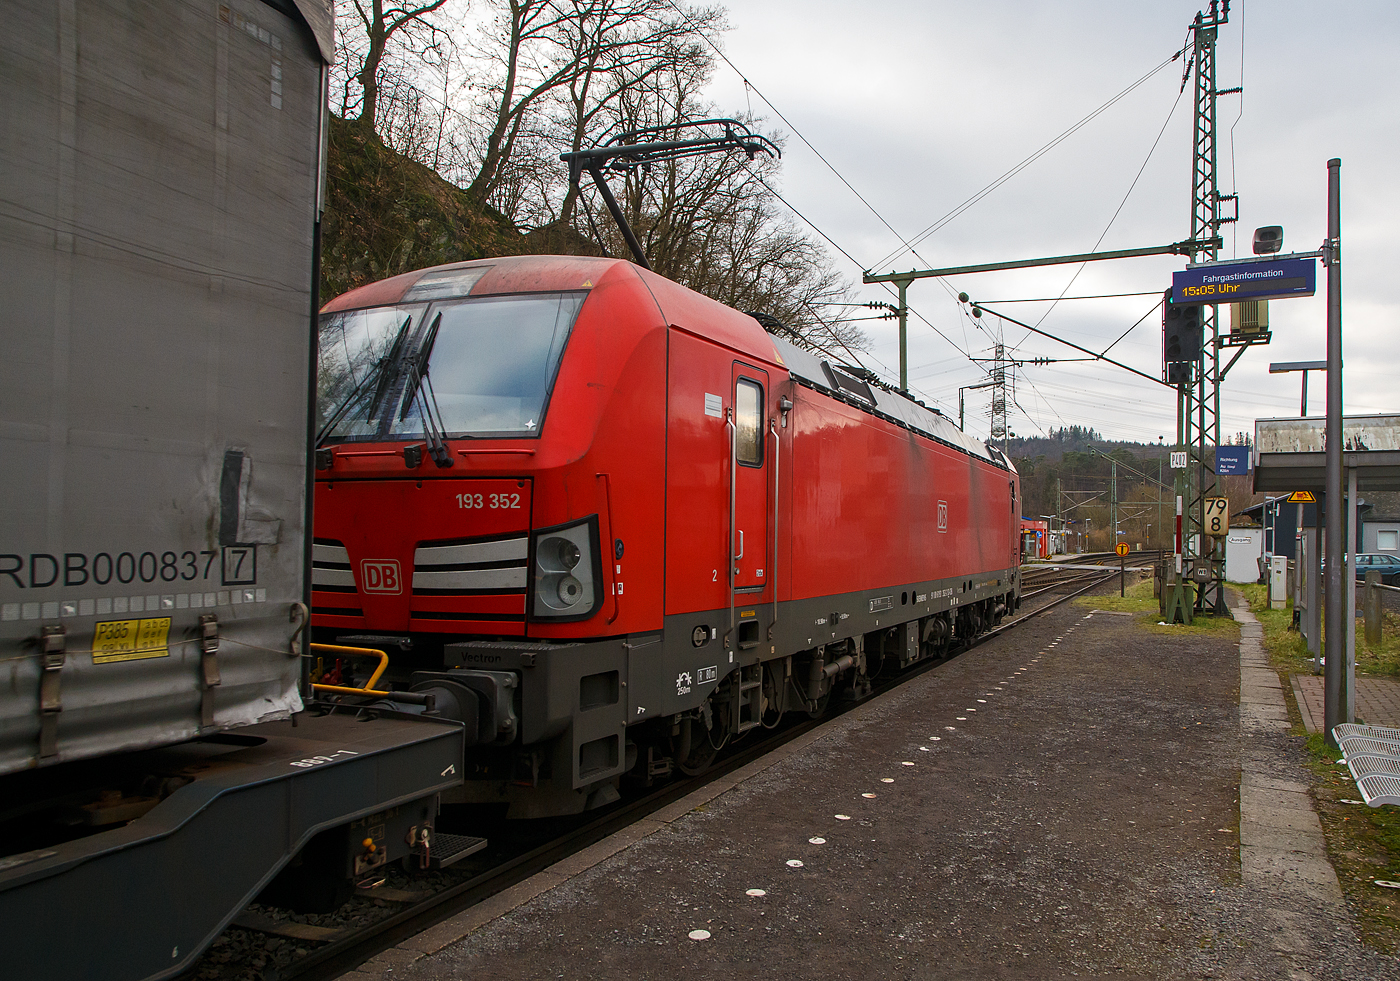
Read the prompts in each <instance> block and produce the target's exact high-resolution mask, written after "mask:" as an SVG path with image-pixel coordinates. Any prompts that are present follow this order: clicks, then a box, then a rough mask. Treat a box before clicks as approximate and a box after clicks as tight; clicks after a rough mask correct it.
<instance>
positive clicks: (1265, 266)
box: [1172, 257, 1317, 303]
mask: <svg viewBox="0 0 1400 981" xmlns="http://www.w3.org/2000/svg"><path fill="white" fill-rule="evenodd" d="M1315 292H1317V261H1316V260H1314V259H1293V258H1287V257H1275V258H1270V259H1251V260H1244V261H1241V262H1221V263H1212V264H1209V265H1199V266H1191V267H1189V268H1187V269H1182V270H1179V271H1177V272H1174V273H1172V302H1173V303H1238V302H1239V301H1241V300H1268V299H1274V298H1282V297H1289V296H1312V295H1313V293H1315Z"/></svg>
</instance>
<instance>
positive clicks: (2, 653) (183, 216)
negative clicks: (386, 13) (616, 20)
mask: <svg viewBox="0 0 1400 981" xmlns="http://www.w3.org/2000/svg"><path fill="white" fill-rule="evenodd" d="M331 28H332V14H331V0H223V2H220V0H18V2H16V0H11V2H9V3H7V4H6V6H5V20H4V29H3V30H0V124H3V132H4V139H3V140H0V301H3V303H4V309H5V311H6V317H5V320H4V321H3V326H0V331H3V344H0V842H3V845H0V947H3V950H4V955H3V962H2V963H3V968H0V973H3V974H4V976H5V977H7V978H9V977H14V978H25V979H34V981H70V979H73V978H85V979H91V981H140V979H146V981H151V979H159V978H167V977H171V976H173V975H175V974H178V973H180V972H182V971H185V970H187V969H188V968H189V967H190V966H191V965H192V964H193V963H194V961H195V960H196V959H197V958H198V957H199V955H200V953H201V952H202V951H203V950H204V949H205V948H207V946H208V945H209V944H210V943H211V942H212V941H213V939H214V938H215V937H216V936H217V935H218V934H219V932H220V931H221V930H223V929H224V927H225V926H226V925H227V924H228V923H229V922H230V920H231V919H232V918H233V917H234V916H235V915H236V914H237V913H238V911H239V910H240V909H242V908H243V907H244V906H245V905H246V904H247V903H248V902H250V901H251V900H252V899H253V898H254V897H257V896H266V895H268V890H267V887H268V885H269V883H274V885H273V893H274V895H275V893H276V890H277V889H279V888H282V889H283V892H284V893H287V892H288V891H289V890H291V891H294V890H295V889H296V888H297V887H298V886H300V885H304V884H306V883H308V882H309V883H311V885H312V886H314V887H317V888H320V887H323V886H325V884H326V883H327V882H329V883H330V885H331V887H333V888H334V889H335V890H336V894H340V893H343V892H344V891H345V882H346V880H347V879H354V878H359V877H361V875H362V872H364V871H366V870H367V871H369V872H371V873H373V872H375V871H376V870H378V869H379V868H381V867H383V866H384V865H385V864H387V862H389V861H391V860H397V859H398V858H400V857H411V858H413V859H414V861H415V863H416V864H418V865H423V866H428V865H441V864H442V863H444V862H446V861H450V860H452V858H453V856H454V855H461V854H466V853H468V851H470V850H473V849H475V848H477V847H480V845H482V844H484V842H480V841H479V840H478V839H467V838H461V840H460V841H457V840H454V839H439V838H435V837H434V834H435V824H434V822H435V819H436V813H437V794H438V792H439V791H441V790H442V789H444V788H446V787H450V786H454V785H456V784H458V783H460V781H461V775H460V770H459V766H460V762H461V759H462V741H463V740H462V732H461V727H460V726H459V725H457V724H455V723H445V722H442V721H441V720H438V719H433V718H431V714H432V699H431V697H429V696H422V695H419V696H417V697H418V699H419V703H418V704H420V705H421V707H422V709H423V710H424V715H425V716H428V717H425V718H421V719H418V718H404V717H399V716H396V715H395V714H394V713H392V712H386V711H384V710H382V709H380V710H377V711H375V712H373V713H370V714H366V713H364V712H362V711H360V710H359V709H357V708H354V707H350V708H349V709H348V710H346V709H345V708H344V707H342V706H336V705H329V704H325V703H320V704H316V705H315V706H314V711H299V710H301V709H302V707H303V706H302V697H303V695H304V694H306V691H305V688H304V686H305V680H306V674H305V671H304V665H305V663H306V659H305V657H304V656H303V654H304V650H305V641H306V636H305V629H306V624H307V610H306V607H305V605H304V604H305V601H306V596H307V594H306V582H307V575H306V569H307V568H309V565H310V542H309V528H310V521H309V508H310V496H309V494H308V492H307V491H308V489H307V480H308V477H309V471H310V468H309V465H308V464H309V459H308V451H309V444H310V434H309V426H310V420H311V418H312V417H311V415H310V401H311V400H310V394H311V392H312V391H313V390H314V385H313V384H312V378H313V375H312V372H313V370H314V365H315V348H314V344H315V333H314V324H315V312H316V311H315V306H316V290H315V282H316V276H317V270H316V261H317V254H316V241H317V228H318V215H319V209H320V196H321V177H320V175H321V172H322V170H323V159H324V158H323V154H324V146H325V122H326V120H325V116H324V107H325V98H326V96H325V80H326V63H327V62H328V60H329V59H330V58H331V57H332V56H333V54H334V50H335V49H334V41H333V38H332V35H331ZM408 697H411V696H409V695H402V696H399V699H400V700H402V699H404V698H408ZM363 701H364V700H361V702H362V703H363ZM229 730H236V731H229ZM356 822H360V823H361V825H363V827H366V828H369V829H370V834H371V835H383V836H384V837H383V839H376V840H379V844H377V845H376V846H375V848H374V849H373V850H367V849H366V848H365V847H364V846H363V844H362V841H363V838H364V836H365V832H364V831H361V832H360V833H359V834H358V835H357V834H352V833H351V832H352V830H353V826H354V825H355V823H356ZM405 826H406V827H405ZM407 831H411V832H412V834H411V835H409V834H407V833H406V832H407ZM459 837H461V836H459ZM313 840H315V841H316V842H317V846H316V847H314V848H310V849H308V848H307V847H306V846H307V845H308V843H309V842H312V841H313ZM322 846H328V847H322ZM444 846H446V847H444ZM299 852H301V853H302V861H300V862H296V863H292V862H291V859H292V857H293V856H294V855H296V854H297V853H299ZM308 853H310V855H309V856H308ZM279 872H280V873H282V875H281V876H280V877H278V876H279ZM274 877H278V878H277V879H276V880H275V882H274ZM74 924H79V926H78V927H76V928H75V926H74Z"/></svg>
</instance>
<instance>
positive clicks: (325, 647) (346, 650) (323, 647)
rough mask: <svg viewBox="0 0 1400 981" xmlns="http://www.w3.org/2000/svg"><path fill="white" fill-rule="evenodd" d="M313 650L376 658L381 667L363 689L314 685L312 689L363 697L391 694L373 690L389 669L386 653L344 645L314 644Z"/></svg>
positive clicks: (371, 648)
mask: <svg viewBox="0 0 1400 981" xmlns="http://www.w3.org/2000/svg"><path fill="white" fill-rule="evenodd" d="M311 649H312V650H313V651H324V652H326V653H331V654H354V655H359V656H360V657H369V656H374V657H377V658H379V666H378V667H377V668H375V669H374V674H372V675H370V676H369V681H367V682H365V686H364V687H363V688H348V687H342V686H340V685H312V686H311V687H312V688H318V689H321V690H322V691H340V692H350V693H354V694H361V695H387V694H389V692H381V691H374V690H373V689H374V683H375V682H376V681H378V680H379V679H380V677H381V676H382V675H383V674H384V671H385V669H386V668H388V667H389V655H388V654H387V653H385V652H384V651H381V650H377V649H376V648H373V647H346V646H344V645H343V644H312V645H311Z"/></svg>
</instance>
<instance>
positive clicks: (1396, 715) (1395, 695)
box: [1290, 674, 1400, 732]
mask: <svg viewBox="0 0 1400 981" xmlns="http://www.w3.org/2000/svg"><path fill="white" fill-rule="evenodd" d="M1290 680H1291V681H1292V683H1293V697H1294V698H1296V699H1297V700H1298V712H1299V713H1300V714H1301V715H1302V716H1303V725H1304V726H1306V727H1307V730H1308V732H1321V731H1322V721H1323V719H1324V718H1325V717H1326V715H1325V713H1326V706H1325V698H1326V695H1325V687H1324V684H1323V677H1322V675H1320V674H1295V675H1293V676H1292V677H1291V679H1290ZM1355 714H1356V721H1358V722H1361V721H1363V720H1364V721H1365V722H1366V724H1367V725H1373V726H1390V727H1391V728H1395V729H1400V681H1394V680H1391V679H1390V678H1357V679H1356V713H1355Z"/></svg>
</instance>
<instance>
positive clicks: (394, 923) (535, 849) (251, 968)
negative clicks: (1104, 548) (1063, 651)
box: [181, 556, 1118, 981]
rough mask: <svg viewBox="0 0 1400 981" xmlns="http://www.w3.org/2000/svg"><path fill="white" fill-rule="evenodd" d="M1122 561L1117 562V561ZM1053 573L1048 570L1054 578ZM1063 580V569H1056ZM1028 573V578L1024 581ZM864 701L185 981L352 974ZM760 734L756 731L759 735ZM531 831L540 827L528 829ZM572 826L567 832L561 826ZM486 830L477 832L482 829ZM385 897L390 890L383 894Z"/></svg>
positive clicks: (239, 938)
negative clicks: (378, 956)
mask: <svg viewBox="0 0 1400 981" xmlns="http://www.w3.org/2000/svg"><path fill="white" fill-rule="evenodd" d="M1115 558H1116V556H1115ZM1047 571H1048V570H1047ZM1058 571H1059V572H1061V573H1065V570H1058ZM1117 574H1118V573H1117V570H1113V571H1112V572H1105V571H1102V570H1088V571H1086V572H1084V573H1083V574H1074V573H1069V574H1065V575H1061V576H1060V577H1058V578H1055V579H1054V581H1049V578H1050V577H1042V576H1037V577H1036V578H1039V579H1046V581H1047V584H1046V585H1043V586H1038V587H1037V588H1035V589H1034V590H1032V591H1029V592H1026V593H1024V594H1023V600H1029V599H1031V597H1033V596H1037V595H1042V594H1045V593H1047V592H1053V591H1056V590H1062V589H1065V590H1068V591H1067V592H1065V593H1064V594H1063V595H1058V596H1054V597H1053V598H1051V597H1046V598H1045V599H1044V600H1043V601H1041V602H1039V603H1036V604H1035V605H1034V607H1033V608H1032V609H1029V610H1027V611H1026V612H1024V613H1022V614H1021V615H1019V616H1016V617H1014V618H1012V619H1009V620H1006V621H1005V622H1003V623H1002V624H1001V625H999V626H997V627H994V628H992V629H991V630H988V631H986V632H985V633H983V634H981V635H979V636H978V637H977V638H976V640H974V641H973V642H972V643H970V644H968V645H966V646H965V647H963V648H961V649H960V650H958V651H956V652H955V653H954V654H953V655H951V656H952V657H957V656H960V655H962V654H964V653H966V652H967V651H969V650H971V649H972V648H974V647H976V646H977V645H978V644H981V643H983V642H984V641H986V640H988V639H989V638H991V637H994V636H996V635H998V634H1001V633H1004V632H1006V631H1009V630H1011V629H1013V628H1015V627H1018V626H1021V625H1022V624H1025V623H1027V622H1028V621H1030V620H1033V619H1034V618H1035V617H1037V616H1040V615H1041V614H1043V613H1046V612H1048V611H1049V610H1052V609H1054V608H1055V607H1058V606H1059V605H1061V604H1062V603H1066V602H1068V601H1069V600H1071V599H1074V598H1075V597H1077V596H1081V595H1083V594H1084V593H1086V592H1088V591H1089V590H1091V589H1093V588H1094V587H1096V586H1099V585H1102V584H1104V583H1107V582H1108V581H1109V580H1111V579H1114V578H1116V577H1117ZM1024 576H1025V573H1024V572H1023V579H1024ZM947 660H948V659H944V660H938V661H929V662H927V663H924V664H921V665H917V666H915V667H913V668H911V669H909V670H908V671H906V672H904V673H902V674H900V675H899V676H898V677H896V678H893V679H888V680H877V683H876V686H875V691H874V693H875V694H880V693H883V692H886V691H890V690H892V689H894V688H897V687H898V686H900V685H902V684H906V683H907V682H909V681H911V680H913V679H914V678H916V677H918V676H920V675H922V674H923V673H924V672H926V671H931V670H934V669H936V668H937V667H938V666H939V665H942V664H945V663H947ZM858 704H861V703H850V704H849V705H847V706H843V707H840V708H834V709H833V710H832V711H831V712H828V713H827V714H825V715H823V716H821V717H820V718H817V719H800V720H794V721H793V722H791V723H790V724H786V725H783V726H780V727H779V728H778V729H776V730H772V731H771V732H770V734H769V735H768V736H767V737H766V738H763V739H761V740H757V741H754V742H753V743H751V744H747V745H742V744H741V745H738V746H736V747H734V748H733V749H732V750H730V751H729V752H728V753H727V754H726V755H724V756H722V757H721V758H720V759H718V760H717V761H716V763H715V765H714V766H713V767H712V768H711V769H709V770H707V771H706V772H705V773H704V774H702V775H700V776H697V777H677V778H675V779H672V780H669V781H667V782H666V783H665V785H664V786H661V787H657V788H655V789H651V790H646V791H642V792H639V793H637V794H636V795H634V796H632V797H631V798H625V799H624V800H623V801H621V802H619V803H617V804H615V805H612V806H611V807H609V808H608V809H606V811H605V812H604V813H601V814H597V815H593V816H589V817H587V818H580V819H574V820H572V821H567V822H565V821H561V820H554V821H550V822H524V823H522V822H516V823H515V825H514V826H512V827H510V828H506V827H505V826H503V827H502V829H501V835H502V836H503V837H504V838H505V839H506V841H505V842H504V843H503V844H502V845H500V846H497V847H495V848H494V849H492V850H491V851H490V852H487V853H483V854H482V855H481V856H477V857H474V858H479V859H480V861H477V862H476V863H475V864H471V863H472V862H473V860H472V859H469V860H466V861H464V862H463V863H461V866H462V867H461V868H458V867H453V868H449V869H445V870H442V871H441V872H438V873H435V874H434V876H433V884H432V887H431V888H430V889H423V888H421V887H420V888H419V889H403V888H399V887H397V886H395V885H392V884H390V883H389V882H387V881H386V883H385V885H384V886H381V887H380V889H379V890H376V889H369V890H357V892H356V898H355V900H352V903H351V904H349V905H348V907H342V909H341V910H338V911H337V912H336V913H332V914H320V915H316V914H308V915H303V916H292V915H289V914H287V913H286V912H285V911H277V910H272V909H269V908H265V907H258V906H253V907H249V909H248V910H247V911H245V913H244V914H242V915H240V916H239V917H237V918H235V920H234V923H233V926H232V927H231V928H230V929H229V930H228V931H226V932H225V934H224V935H223V936H222V937H220V938H219V940H218V941H216V942H215V944H214V946H213V947H211V949H210V951H209V952H208V953H207V954H206V955H205V957H204V958H202V959H201V961H200V962H199V963H198V964H196V965H195V967H194V968H192V969H191V970H190V971H189V972H187V973H186V974H185V975H183V976H182V978H181V981H194V979H199V981H223V979H232V978H240V979H242V978H250V977H251V978H259V977H260V978H262V979H263V981H274V979H275V981H292V979H298V981H328V979H331V978H335V977H338V976H339V975H341V974H343V973H345V972H347V971H349V970H352V969H353V968H355V967H356V966H357V965H359V964H362V963H364V962H365V961H366V960H368V959H369V958H371V957H373V956H374V955H375V954H377V953H379V952H381V951H383V950H386V949H388V948H390V947H392V946H394V945H395V944H397V943H399V942H400V941H402V940H404V939H407V938H408V937H411V936H413V935H415V934H418V933H421V932H422V931H424V930H427V929H428V928H430V927H432V926H434V925H435V924H437V923H440V922H442V921H443V920H445V919H448V918H449V917H451V916H454V915H456V914H457V913H459V912H461V911H463V910H466V909H469V908H470V907H471V906H473V905H475V904H476V903H479V902H482V901H483V900H485V899H487V898H489V897H491V896H493V895H496V894H497V893H499V892H501V891H503V890H505V889H508V888H510V887H511V886H513V885H515V884H517V883H519V882H522V881H524V880H525V879H528V878H529V877H530V876H532V875H534V874H536V873H537V872H540V871H543V870H544V869H546V868H548V867H549V866H551V865H553V864H555V863H556V862H558V861H560V860H562V859H564V858H566V857H568V856H569V855H572V854H574V853H576V852H578V851H581V850H582V849H584V848H587V847H588V846H590V845H592V844H594V843H596V842H598V841H601V840H602V839H604V838H606V837H608V836H609V835H611V834H613V833H615V832H617V831H620V830H622V829H623V828H625V827H627V826H628V825H630V824H632V823H634V822H636V821H638V820H641V819H642V818H644V817H646V816H647V815H649V814H652V813H654V812H655V811H657V810H660V809H661V808H663V807H666V806H667V805H669V804H671V803H673V802H674V801H676V800H679V799H681V798H682V797H685V796H686V795H688V794H690V793H693V792H694V791H696V790H698V789H699V788H701V787H703V786H704V785H705V784H707V783H709V782H710V781H712V780H715V779H718V778H720V777H723V776H725V775H727V774H729V773H732V772H733V771H734V770H737V769H739V768H740V767H743V766H746V765H747V764H749V763H750V762H752V761H754V760H756V759H758V758H759V757H761V756H763V755H765V754H767V753H770V752H772V751H773V750H775V749H777V748H778V747H780V746H782V745H783V744H784V743H786V742H788V741H790V740H792V739H796V738H797V737H799V736H801V735H803V734H804V733H807V732H809V731H811V730H812V729H814V728H816V727H817V726H819V725H821V724H822V723H823V722H825V721H828V720H829V719H832V718H835V717H836V716H837V715H840V714H842V713H843V712H846V711H849V710H850V709H852V708H855V707H856V706H857V705H858ZM754 731H758V730H754ZM523 824H533V825H536V826H535V827H531V828H528V829H525V828H523V827H522V825H523ZM561 824H566V825H567V826H566V827H562V828H561V827H560V825H561ZM478 830H479V829H478ZM381 890H382V891H381Z"/></svg>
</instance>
